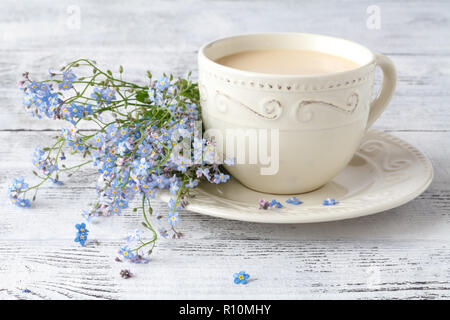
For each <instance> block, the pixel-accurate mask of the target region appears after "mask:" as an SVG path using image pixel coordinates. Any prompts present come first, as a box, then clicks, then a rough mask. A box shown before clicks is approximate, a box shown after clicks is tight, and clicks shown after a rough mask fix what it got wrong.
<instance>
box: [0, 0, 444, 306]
mask: <svg viewBox="0 0 450 320" xmlns="http://www.w3.org/2000/svg"><path fill="white" fill-rule="evenodd" d="M72 4H73V2H72V1H69V0H62V1H57V2H54V1H50V0H45V1H40V2H29V1H15V2H13V3H12V2H0V131H4V130H6V131H4V132H0V215H1V217H2V223H1V224H0V255H1V256H2V261H1V262H0V299H5V298H17V299H28V298H34V299H67V298H71V299H93V298H101V299H117V298H139V299H157V298H160V299H161V298H195V299H202V298H203V299H211V298H235V299H244V298H247V299H251V298H254V299H255V298H265V299H267V298H277V299H278V298H290V299H299V298H319V299H322V298H334V299H341V298H362V299H364V298H375V299H386V298H395V299H398V298H412V299H423V298H450V284H449V276H450V275H449V270H450V268H449V267H450V255H449V254H448V249H449V246H450V237H449V234H450V232H449V229H450V216H449V214H450V184H449V181H450V160H449V159H450V151H449V149H448V148H446V147H445V146H446V145H448V144H449V142H450V136H449V134H450V133H449V132H446V131H448V130H450V128H449V123H450V113H449V109H448V107H447V103H448V100H449V94H448V89H447V88H448V86H449V84H450V83H449V78H450V77H449V75H450V43H449V42H448V41H445V39H446V38H448V30H449V26H450V10H449V8H450V3H449V2H446V1H429V2H427V3H426V5H425V4H424V3H423V2H422V1H412V2H408V3H405V2H404V1H399V2H379V3H376V5H378V6H379V7H380V9H381V12H382V13H381V18H382V24H381V29H380V30H368V29H367V28H366V19H367V16H368V15H367V14H366V9H367V7H368V6H369V5H372V4H374V3H373V2H372V1H344V2H343V1H326V2H325V1H310V2H299V1H277V2H267V1H259V0H258V1H207V0H194V1H181V0H177V1H170V2H168V1H152V2H151V3H150V2H148V1H144V0H136V1H129V2H127V5H126V6H124V5H123V4H121V3H111V2H110V1H96V2H93V1H87V0H82V1H78V2H77V5H78V6H79V8H80V10H81V25H80V26H81V29H80V30H72V29H69V28H67V26H66V23H67V16H68V14H67V8H68V6H69V5H72ZM99 12H102V15H99V14H98V13H99ZM259 31H297V32H298V31H302V32H315V33H323V34H330V35H336V36H340V37H344V38H348V39H351V40H355V41H358V42H361V43H363V44H365V45H367V46H368V47H370V48H371V49H373V50H376V51H379V52H382V53H385V54H389V55H391V57H392V58H393V60H394V62H395V64H396V65H397V67H398V70H399V85H398V90H397V93H396V96H395V98H394V100H393V101H392V103H391V105H390V106H389V108H388V110H387V111H386V113H385V114H384V115H383V116H382V117H381V118H380V120H379V121H378V122H377V123H376V126H377V127H379V128H383V129H388V130H390V131H396V132H395V133H394V134H396V135H398V136H399V137H401V138H403V139H405V140H407V141H409V142H411V143H412V144H414V145H416V146H417V147H419V148H420V149H422V150H423V151H424V152H425V153H426V154H427V155H428V156H429V157H430V158H431V159H432V162H433V164H434V166H435V172H436V178H435V180H434V182H433V183H432V185H431V186H430V188H429V189H428V190H427V191H426V192H425V193H424V194H423V195H422V196H420V197H419V198H418V199H416V200H414V201H412V202H410V203H408V204H406V205H404V206H402V207H400V208H396V209H393V210H390V211H387V212H384V213H380V214H377V215H373V216H369V217H364V218H359V219H354V220H349V221H339V222H332V223H322V224H312V225H291V226H280V225H260V224H252V223H243V222H236V221H226V220H221V219H217V218H212V217H207V216H202V215H199V214H195V213H192V212H183V215H182V219H183V231H184V232H185V233H186V237H185V238H183V239H180V240H176V241H169V240H167V241H166V240H163V241H161V242H160V243H159V244H158V246H157V248H156V252H155V255H154V256H153V258H152V261H151V262H150V264H149V265H142V266H134V265H132V266H129V265H126V264H120V263H115V262H114V261H113V259H114V256H115V254H116V251H117V249H118V248H119V247H120V245H121V244H122V243H123V241H124V240H123V237H124V236H125V234H126V232H127V231H129V230H130V229H134V228H136V227H139V223H140V221H141V218H140V216H139V215H138V214H133V213H131V211H127V212H126V213H124V215H123V216H120V217H112V218H107V219H101V220H100V221H99V222H98V223H94V224H92V225H91V226H90V228H91V239H92V240H94V242H92V243H91V244H89V245H88V247H87V248H80V247H78V246H77V245H76V244H75V243H74V242H73V237H74V233H75V232H74V231H75V229H74V224H75V223H77V222H79V221H81V216H80V214H81V209H82V208H83V207H85V205H86V204H87V202H89V200H90V199H92V197H93V196H94V195H93V187H94V184H93V182H89V181H91V180H90V179H91V178H92V176H88V175H89V174H90V171H88V170H83V171H81V174H82V175H81V176H80V177H74V178H72V179H71V180H70V181H68V182H67V183H66V185H65V186H63V187H59V188H55V187H46V188H45V190H43V192H41V193H40V200H39V202H38V203H37V204H36V208H35V209H32V210H20V209H16V208H13V207H11V206H9V205H8V204H7V203H6V202H7V199H6V185H7V183H8V182H9V179H10V178H11V177H12V176H17V175H19V174H26V173H27V172H29V171H27V168H30V167H31V163H30V160H29V159H30V158H31V154H32V150H33V146H34V145H35V144H36V143H41V142H43V141H45V140H46V139H48V137H49V136H51V135H54V134H55V133H54V132H11V130H30V129H31V130H36V129H37V130H42V129H51V130H54V129H56V128H60V126H61V124H57V123H56V122H53V121H34V120H30V118H29V117H28V116H26V115H25V114H24V113H23V111H21V108H20V95H19V94H18V92H17V91H16V88H15V84H16V82H17V80H19V75H20V72H21V71H23V70H30V71H32V72H37V73H39V72H41V73H42V72H44V73H45V72H46V70H47V67H48V66H51V65H55V66H59V65H60V64H62V63H63V62H67V61H69V60H71V59H73V58H76V57H80V56H85V57H95V58H96V59H97V60H98V61H99V62H101V63H102V64H103V65H105V66H107V67H114V66H118V65H119V64H123V65H124V66H125V68H126V70H128V71H129V73H128V76H129V77H130V79H131V80H133V81H138V80H140V79H143V76H142V75H143V74H144V71H145V70H146V69H149V68H151V69H152V70H153V71H155V73H159V72H164V71H171V72H173V73H175V74H178V75H181V74H184V73H185V72H187V70H193V71H194V76H195V71H196V70H195V68H196V58H195V54H196V53H195V52H196V50H197V48H198V47H199V46H200V45H201V44H203V43H204V42H206V41H209V40H212V39H214V38H217V37H222V36H228V35H231V34H237V33H245V32H259ZM414 130H415V131H417V132H411V131H414ZM399 131H402V132H399ZM156 206H157V207H158V208H159V209H160V210H161V211H164V210H166V209H165V205H164V204H162V203H157V204H156ZM124 267H127V268H128V267H129V268H131V270H132V271H133V272H135V274H136V277H135V278H132V279H129V280H123V279H121V278H120V277H119V270H120V269H121V268H124ZM240 270H246V271H247V272H249V273H250V274H251V276H252V278H253V279H256V280H254V281H252V282H250V283H249V284H248V285H247V286H245V287H244V286H236V285H234V284H233V283H232V274H233V273H234V272H236V271H240ZM180 283H182V284H183V285H182V286H180ZM24 288H28V289H30V290H31V293H29V294H24V293H22V292H21V290H22V289H24Z"/></svg>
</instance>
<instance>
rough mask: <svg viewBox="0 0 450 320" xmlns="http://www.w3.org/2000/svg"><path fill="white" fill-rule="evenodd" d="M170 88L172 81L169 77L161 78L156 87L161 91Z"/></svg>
mask: <svg viewBox="0 0 450 320" xmlns="http://www.w3.org/2000/svg"><path fill="white" fill-rule="evenodd" d="M169 86H170V80H169V78H168V77H162V78H159V80H158V81H156V87H157V88H158V89H159V90H164V89H166V88H168V87H169Z"/></svg>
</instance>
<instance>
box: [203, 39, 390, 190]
mask: <svg viewBox="0 0 450 320" xmlns="http://www.w3.org/2000/svg"><path fill="white" fill-rule="evenodd" d="M264 49H299V50H312V51H319V52H325V53H328V54H332V55H335V56H339V57H343V58H346V59H349V60H351V61H354V62H356V63H357V64H358V65H359V67H358V68H356V69H352V70H349V71H344V72H336V73H329V74H323V75H282V74H280V75H275V74H264V73H256V72H249V71H242V70H238V69H234V68H230V67H227V66H224V65H221V64H218V63H216V62H215V60H217V59H219V58H221V57H223V56H226V55H230V54H233V53H238V52H241V51H247V50H264ZM198 65H199V90H200V98H201V106H202V117H203V124H204V126H205V129H215V130H219V131H222V132H223V134H224V135H225V131H226V130H227V129H236V128H241V129H244V130H245V129H255V128H259V129H279V168H278V171H277V172H276V174H272V175H264V174H261V168H264V167H267V165H263V164H248V163H247V164H237V165H235V166H228V167H227V169H228V171H229V172H230V173H231V174H232V175H233V176H234V177H235V178H236V179H238V180H239V181H240V182H241V183H243V184H244V185H246V186H247V187H249V188H251V189H254V190H257V191H261V192H267V193H275V194H296V193H303V192H308V191H312V190H314V189H317V188H319V187H321V186H322V185H324V184H326V183H327V182H329V181H330V180H331V179H333V177H335V176H336V175H337V174H338V173H339V172H340V171H341V170H342V169H343V168H344V167H345V166H346V165H347V164H348V162H349V161H350V160H351V159H352V157H353V154H354V153H355V152H356V150H357V149H358V147H359V144H360V141H361V139H362V137H363V136H364V134H365V132H366V130H367V128H368V127H369V126H371V125H372V123H373V122H374V121H375V120H376V119H377V118H378V117H379V116H380V114H381V113H382V112H383V111H384V109H385V108H386V106H387V104H388V103H389V101H390V99H391V97H392V95H393V93H394V89H395V83H396V71H395V67H394V65H393V64H392V62H391V60H390V59H389V58H387V57H385V56H383V55H380V54H374V53H372V52H371V51H370V50H369V49H367V48H366V47H364V46H362V45H360V44H357V43H354V42H351V41H348V40H344V39H339V38H334V37H328V36H323V35H315V34H305V33H262V34H248V35H239V36H234V37H229V38H224V39H219V40H216V41H213V42H210V43H208V44H206V45H204V46H203V47H202V48H201V49H200V50H199V53H198ZM376 66H379V67H380V68H381V70H382V71H383V75H384V76H383V83H382V88H381V90H380V92H379V94H378V95H377V97H376V98H375V99H374V100H373V101H372V90H373V78H374V73H375V68H376ZM224 152H225V153H226V154H225V155H224V156H225V157H228V154H227V153H228V151H227V150H226V151H224ZM271 156H272V160H274V159H273V156H275V155H271Z"/></svg>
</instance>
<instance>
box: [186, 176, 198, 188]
mask: <svg viewBox="0 0 450 320" xmlns="http://www.w3.org/2000/svg"><path fill="white" fill-rule="evenodd" d="M196 186H198V180H194V179H192V178H190V179H189V183H188V184H186V187H188V188H195V187H196Z"/></svg>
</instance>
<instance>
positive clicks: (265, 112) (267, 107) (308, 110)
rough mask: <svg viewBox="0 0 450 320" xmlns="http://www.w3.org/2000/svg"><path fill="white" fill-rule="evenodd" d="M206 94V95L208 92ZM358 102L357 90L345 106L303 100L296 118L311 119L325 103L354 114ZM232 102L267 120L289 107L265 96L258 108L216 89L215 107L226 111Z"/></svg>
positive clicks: (278, 115) (349, 97)
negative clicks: (319, 106) (315, 111)
mask: <svg viewBox="0 0 450 320" xmlns="http://www.w3.org/2000/svg"><path fill="white" fill-rule="evenodd" d="M204 96H206V93H205V95H204ZM358 103H359V95H358V94H357V93H356V92H352V93H351V94H350V95H349V96H348V98H347V102H346V106H345V107H342V106H339V105H337V104H334V103H330V102H327V101H322V100H301V101H300V102H299V103H298V105H297V107H296V108H295V118H296V119H297V120H298V121H299V122H308V121H310V120H311V119H312V118H313V114H314V111H313V109H314V106H317V105H323V106H326V107H329V108H332V109H334V110H336V111H338V112H343V113H347V114H352V113H353V112H354V111H355V110H356V108H357V107H358ZM231 104H234V105H237V106H239V107H241V108H244V109H246V110H248V111H251V112H252V113H253V114H255V115H257V116H258V117H261V118H263V119H267V120H275V119H278V118H279V117H280V116H281V114H282V113H283V108H285V107H287V106H283V105H282V104H281V102H280V101H279V100H277V99H274V98H265V99H263V100H262V101H261V102H260V103H259V105H260V106H261V107H260V108H259V110H257V109H256V108H255V107H253V106H249V105H247V104H245V103H243V102H241V101H240V100H239V99H237V98H234V97H232V96H230V95H228V94H226V93H223V92H221V91H219V90H216V97H215V107H216V109H217V110H218V111H219V112H221V113H226V112H227V111H228V109H229V107H230V105H231Z"/></svg>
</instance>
